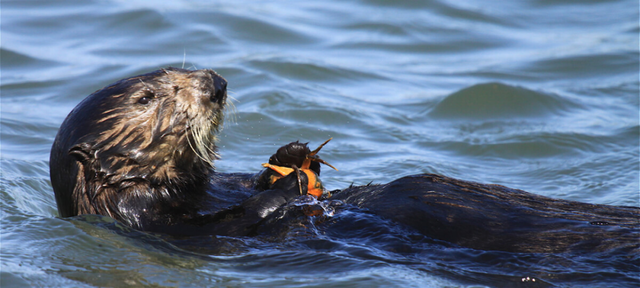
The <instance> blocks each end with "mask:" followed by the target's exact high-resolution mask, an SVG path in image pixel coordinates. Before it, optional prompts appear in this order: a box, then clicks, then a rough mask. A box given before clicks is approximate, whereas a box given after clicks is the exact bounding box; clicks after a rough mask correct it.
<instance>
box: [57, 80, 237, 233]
mask: <svg viewBox="0 0 640 288" xmlns="http://www.w3.org/2000/svg"><path fill="white" fill-rule="evenodd" d="M145 97H146V98H147V99H148V100H149V101H148V102H146V103H145V101H144V100H141V99H142V98H145ZM225 103H226V81H225V80H224V79H223V78H222V77H220V76H219V75H217V74H215V72H213V71H211V70H198V71H189V70H183V69H176V68H169V69H163V70H158V71H155V72H152V73H148V74H144V75H139V76H135V77H131V78H127V79H124V80H121V81H119V82H116V83H114V84H112V85H110V86H108V87H106V88H104V89H101V90H98V91H96V92H95V93H93V94H91V95H90V96H88V97H87V98H86V99H84V100H83V101H82V103H80V104H79V105H78V107H76V108H75V109H74V110H73V111H72V112H71V113H70V114H69V116H68V117H67V119H66V120H65V122H64V123H63V124H62V127H61V130H60V132H59V134H58V136H57V137H56V140H55V142H54V145H53V148H52V153H51V163H59V164H61V165H56V166H55V167H53V166H52V168H51V176H52V185H53V187H54V191H55V193H56V200H57V202H58V208H59V211H60V214H61V216H65V217H66V216H74V215H80V214H101V215H108V216H110V217H112V218H114V219H116V220H119V221H122V222H124V223H126V224H129V225H130V226H133V227H142V226H143V225H144V222H145V221H157V220H160V221H164V222H167V223H168V224H169V222H172V221H175V219H171V218H174V217H175V216H171V217H168V216H166V215H167V212H169V211H171V210H172V209H183V208H181V207H184V206H185V204H186V205H190V204H193V205H197V202H198V199H199V197H200V196H201V195H202V194H203V193H204V192H205V191H204V190H205V189H206V188H205V187H203V185H204V183H206V180H207V179H208V177H209V174H210V173H211V172H212V168H213V160H214V159H215V158H217V154H216V152H215V133H216V132H217V131H218V130H219V128H220V127H221V125H222V120H223V113H222V110H223V108H224V105H225ZM69 156H72V157H69ZM69 174H71V175H76V177H68V176H69ZM70 178H73V179H70ZM70 180H71V181H70ZM70 182H73V183H70ZM191 202H193V203H191ZM189 213H190V212H189V211H179V212H178V213H175V211H173V212H171V213H170V214H174V215H179V214H189ZM163 215H164V216H163ZM158 217H160V218H163V217H164V218H167V219H158Z"/></svg>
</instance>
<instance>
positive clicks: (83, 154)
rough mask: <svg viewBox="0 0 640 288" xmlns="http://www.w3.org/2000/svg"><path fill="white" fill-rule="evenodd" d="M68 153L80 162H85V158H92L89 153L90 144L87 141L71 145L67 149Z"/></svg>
mask: <svg viewBox="0 0 640 288" xmlns="http://www.w3.org/2000/svg"><path fill="white" fill-rule="evenodd" d="M69 155H71V156H73V157H75V158H76V160H78V161H80V162H86V161H87V160H89V159H91V158H93V156H92V155H91V144H89V143H80V144H76V145H73V147H71V149H69Z"/></svg>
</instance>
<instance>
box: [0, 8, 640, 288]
mask: <svg viewBox="0 0 640 288" xmlns="http://www.w3.org/2000/svg"><path fill="white" fill-rule="evenodd" d="M638 6H639V4H638V2H637V1H624V0H621V1H604V0H588V1H564V0H560V1H548V0H524V1H502V2H499V1H468V0H462V1H450V0H429V1H410V0H401V1H385V0H361V1H331V0H329V1H269V2H267V1H145V0H133V1H123V0H93V1H73V0H61V1H2V6H1V7H0V13H1V15H0V16H1V17H0V21H1V23H0V24H1V25H0V31H1V39H0V40H1V42H0V53H1V55H0V57H1V61H0V65H1V69H0V73H1V76H0V82H1V83H0V85H1V86H0V89H1V90H0V93H1V111H0V115H1V121H0V136H1V138H0V139H1V142H0V145H1V146H0V147H1V159H0V165H1V167H0V168H1V170H0V171H1V172H0V173H1V174H2V175H1V179H0V185H1V186H0V207H1V211H2V214H1V218H0V225H1V226H0V227H1V235H0V236H1V242H0V248H1V254H0V257H1V259H0V260H1V261H0V270H1V274H0V281H1V282H0V284H1V286H2V287H126V286H132V287H138V286H153V287H209V286H232V287H299V286H317V287H325V286H335V287H370V286H374V287H375V286H385V287H386V286H392V287H393V286H395V287H408V286H417V287H484V286H488V287H494V286H495V287H511V286H516V285H517V286H522V287H530V286H533V287H537V286H540V287H546V286H560V287H562V286H571V287H574V286H585V287H634V286H635V285H637V283H638V282H640V275H639V274H640V271H638V267H640V263H638V259H639V258H638V255H629V258H624V257H623V258H620V257H613V256H610V255H606V254H597V255H596V254H594V255H581V256H579V257H578V256H573V255H555V254H554V255H532V254H510V253H503V252H486V251H474V250H472V249H462V248H460V249H454V248H443V247H441V246H437V245H427V246H421V247H413V249H414V251H418V252H414V253H399V252H394V251H391V250H388V249H385V248H384V245H378V244H380V243H383V242H384V241H392V240H389V239H386V238H376V236H372V235H370V236H367V237H364V238H362V239H361V240H362V241H354V240H349V239H334V238H331V237H329V236H327V235H321V234H318V235H316V236H315V238H312V239H306V240H300V241H289V242H286V243H280V242H269V241H262V240H260V239H245V238H237V239H234V238H223V239H217V240H216V241H213V240H211V246H212V249H211V250H210V251H198V252H194V251H187V250H185V249H182V248H181V247H177V246H175V245H173V244H171V243H168V242H166V241H164V240H162V239H161V238H158V237H156V236H154V235H148V234H145V233H140V232H137V231H132V230H129V229H127V228H125V227H122V226H120V225H119V224H117V223H114V222H113V220H110V219H109V218H106V217H97V216H85V217H77V218H74V219H61V218H58V213H57V209H56V204H55V199H54V196H53V191H52V188H51V186H50V181H49V168H48V166H49V163H48V159H49V150H50V147H51V144H52V141H53V139H54V137H55V135H56V133H57V130H58V127H59V125H60V123H61V122H62V121H63V119H64V117H65V116H66V115H67V114H68V113H69V112H70V111H71V109H72V108H73V107H74V106H75V105H76V104H77V103H78V102H79V101H80V100H81V99H83V98H84V97H85V96H86V95H89V94H90V93H92V92H93V91H95V90H97V89H99V88H101V87H103V86H105V85H107V84H109V83H112V82H114V81H116V80H118V79H121V78H125V77H129V76H133V75H136V74H141V73H146V72H150V71H153V70H156V69H159V68H162V67H168V66H175V67H184V68H191V69H196V68H197V69H202V68H211V69H214V70H216V71H217V72H218V73H220V74H221V75H223V76H224V77H225V78H226V79H227V80H228V81H229V95H230V96H231V97H232V98H233V99H234V101H233V103H234V105H233V107H231V109H229V113H228V114H227V118H226V123H225V128H224V130H223V131H222V132H221V134H220V143H219V148H220V153H221V155H222V159H221V160H220V161H218V162H217V164H216V167H217V170H218V171H222V172H251V173H255V172H258V171H259V170H260V168H261V166H260V164H261V163H264V162H266V161H267V160H268V157H269V156H270V155H271V154H273V153H274V152H275V151H276V149H277V148H278V147H279V146H281V145H283V144H286V143H288V142H291V141H295V140H300V141H304V142H310V146H312V147H314V146H316V145H318V144H320V143H322V142H323V141H324V140H326V139H328V138H330V137H333V140H332V141H331V142H330V143H329V144H328V145H327V146H325V148H324V149H323V150H322V152H321V153H322V154H321V155H322V158H323V159H325V160H327V161H328V162H329V163H331V164H333V165H334V166H336V167H338V168H339V169H340V171H330V170H329V169H325V170H324V172H323V175H322V179H323V182H324V183H325V186H327V188H329V189H340V188H345V187H347V186H349V185H350V184H352V183H353V184H355V185H364V184H367V183H370V182H373V183H386V182H389V181H391V180H393V179H396V178H399V177H402V176H406V175H412V174H418V173H439V174H443V175H446V176H450V177H456V178H460V179H464V180H470V181H476V182H482V183H496V184H501V185H505V186H508V187H512V188H518V189H523V190H526V191H529V192H532V193H536V194H540V195H545V196H549V197H555V198H563V199H569V200H576V201H582V202H589V203H599V204H611V205H628V206H636V207H637V206H640V199H639V197H640V196H639V193H640V192H639V185H640V184H639V183H640V174H639V169H640V160H639V158H640V155H639V152H640V126H639V121H640V116H639V105H640V104H639V103H640V101H639V89H640V80H639V79H640V78H639V77H640V76H639V75H640V74H639V69H640V63H639V52H638V50H639V45H640V44H639V42H638V38H639V34H640V26H639V20H638V19H640V18H639V12H638V10H639V7H638ZM311 232H313V231H311ZM379 237H381V236H379ZM298 240H299V239H298ZM393 241H396V240H393ZM397 241H401V242H402V241H405V240H402V239H400V240H397ZM402 243H404V242H402ZM409 244H411V243H409ZM534 280H535V281H534ZM636 287H637V286H636Z"/></svg>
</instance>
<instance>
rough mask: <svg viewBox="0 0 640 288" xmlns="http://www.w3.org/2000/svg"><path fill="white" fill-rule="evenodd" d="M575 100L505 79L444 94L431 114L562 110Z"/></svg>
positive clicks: (484, 115) (490, 115) (478, 116)
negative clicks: (501, 81) (509, 82)
mask: <svg viewBox="0 0 640 288" xmlns="http://www.w3.org/2000/svg"><path fill="white" fill-rule="evenodd" d="M573 106H575V104H573V103H571V102H569V101H567V100H564V99H561V98H560V97H558V96H555V95H550V94H544V93H541V92H536V91H532V90H529V89H526V88H522V87H514V86H509V85H505V84H502V83H485V84H477V85H473V86H471V87H468V88H464V89H462V90H460V91H458V92H455V93H453V94H451V95H449V96H447V97H445V98H444V100H442V101H441V102H440V103H438V105H436V107H435V108H433V110H431V111H430V112H429V113H428V115H429V116H431V117H434V118H440V119H465V120H493V119H514V118H538V117H546V116H550V115H558V114H562V113H563V112H564V111H566V110H569V109H571V108H573Z"/></svg>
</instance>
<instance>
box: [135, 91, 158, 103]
mask: <svg viewBox="0 0 640 288" xmlns="http://www.w3.org/2000/svg"><path fill="white" fill-rule="evenodd" d="M153 97H154V95H153V92H151V91H144V94H143V95H142V97H141V98H140V99H138V103H140V104H143V105H145V104H149V102H150V101H151V99H153Z"/></svg>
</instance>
